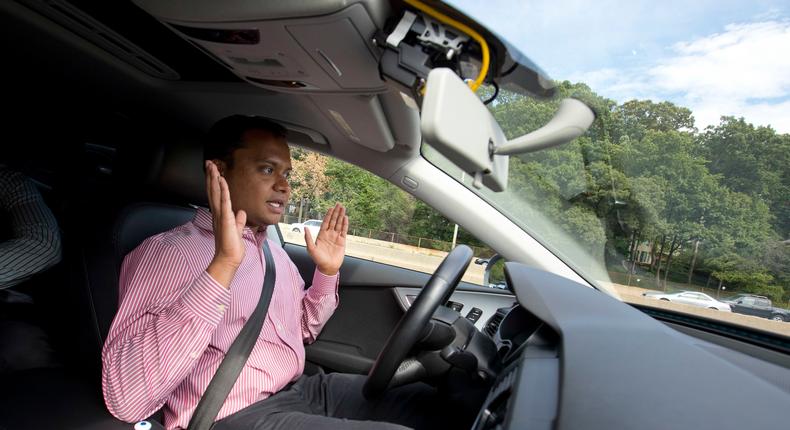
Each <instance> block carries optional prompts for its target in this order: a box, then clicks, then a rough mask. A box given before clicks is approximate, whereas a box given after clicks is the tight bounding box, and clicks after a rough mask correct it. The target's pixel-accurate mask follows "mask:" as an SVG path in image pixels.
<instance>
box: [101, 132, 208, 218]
mask: <svg viewBox="0 0 790 430" xmlns="http://www.w3.org/2000/svg"><path fill="white" fill-rule="evenodd" d="M117 160H118V163H117V165H116V169H115V176H116V178H117V179H118V180H119V181H120V182H121V184H122V187H123V189H124V190H125V191H127V192H128V193H129V194H130V195H129V197H132V198H134V199H141V198H142V199H143V200H149V199H151V198H158V199H162V200H164V201H168V202H172V203H191V204H195V205H202V206H205V205H206V204H207V202H208V198H207V196H206V181H205V174H204V172H203V146H202V144H201V142H200V140H199V139H191V140H185V139H178V140H173V141H170V142H166V143H161V144H150V143H149V144H141V145H133V146H132V145H129V146H128V147H125V148H122V150H121V151H119V153H118V159H117Z"/></svg>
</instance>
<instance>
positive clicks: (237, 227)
mask: <svg viewBox="0 0 790 430" xmlns="http://www.w3.org/2000/svg"><path fill="white" fill-rule="evenodd" d="M206 192H207V193H208V204H209V208H210V209H211V218H212V220H213V227H214V245H215V246H214V259H213V260H211V263H210V264H209V266H208V268H207V269H206V271H207V272H208V274H209V275H211V277H212V278H214V280H216V281H217V282H219V283H220V284H222V286H224V287H225V288H230V283H231V281H232V280H233V277H234V276H235V275H236V269H238V268H239V265H240V264H241V261H242V259H243V258H244V241H243V239H242V232H243V231H244V226H245V225H246V224H247V214H246V213H245V212H244V211H243V210H240V211H238V212H237V213H236V214H235V215H234V213H233V207H232V206H231V202H230V191H229V190H228V183H227V181H225V178H223V177H222V176H221V175H220V174H219V169H218V168H217V165H216V164H214V162H212V161H206Z"/></svg>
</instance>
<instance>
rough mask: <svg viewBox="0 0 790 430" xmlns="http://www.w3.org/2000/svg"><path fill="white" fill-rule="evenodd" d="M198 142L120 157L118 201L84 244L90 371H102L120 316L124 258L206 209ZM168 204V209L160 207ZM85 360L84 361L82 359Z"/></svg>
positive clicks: (89, 229) (148, 148)
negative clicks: (115, 321)
mask: <svg viewBox="0 0 790 430" xmlns="http://www.w3.org/2000/svg"><path fill="white" fill-rule="evenodd" d="M201 160H202V147H201V145H200V144H199V143H198V142H195V141H192V142H186V143H184V142H181V143H168V144H164V145H149V146H136V147H133V148H128V149H127V150H126V151H124V152H120V153H119V155H118V166H117V168H116V170H115V172H114V173H113V174H114V175H115V180H116V185H115V188H114V189H113V191H114V194H115V195H121V196H122V201H120V202H117V203H115V204H114V205H113V207H115V208H120V209H111V208H106V210H105V211H104V212H103V214H102V215H100V216H97V217H96V218H102V219H106V220H107V221H108V222H106V223H103V224H101V223H97V224H96V225H94V223H93V222H89V223H88V224H87V225H86V226H85V235H84V240H83V243H82V245H83V246H82V253H83V257H82V259H83V265H84V277H85V284H86V288H85V296H86V299H87V302H88V304H89V306H90V313H91V318H90V319H91V322H89V323H88V324H90V326H91V327H90V329H89V330H90V331H89V332H88V333H84V334H83V335H86V336H85V337H86V338H87V339H86V340H83V342H87V343H88V345H85V346H86V347H87V348H90V349H91V350H93V351H94V352H93V353H92V355H93V357H95V359H94V358H92V359H90V360H88V361H90V362H91V363H83V364H84V365H86V366H88V367H89V368H93V369H100V362H99V357H100V352H101V348H102V346H103V344H104V341H105V340H106V338H107V333H108V332H109V330H110V325H111V324H112V321H113V318H114V317H115V314H116V312H117V310H118V280H119V277H120V269H121V265H122V263H123V259H124V257H125V256H126V255H127V254H128V253H129V252H131V251H132V250H133V249H134V248H135V247H137V246H138V245H139V244H140V243H142V242H143V240H145V239H146V238H147V237H149V236H152V235H155V234H158V233H161V232H164V231H167V230H170V229H172V228H174V227H177V226H179V225H182V224H184V223H186V222H188V221H190V220H191V219H192V218H193V217H194V214H195V210H196V206H193V205H192V204H193V203H194V204H201V205H204V204H205V202H206V195H205V178H204V176H203V171H202V169H201ZM162 201H166V202H167V203H161V202H162ZM86 358H87V357H86Z"/></svg>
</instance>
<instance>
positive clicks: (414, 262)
mask: <svg viewBox="0 0 790 430" xmlns="http://www.w3.org/2000/svg"><path fill="white" fill-rule="evenodd" d="M280 231H282V232H283V236H284V237H285V240H286V241H287V242H292V243H296V244H299V245H304V236H303V235H302V234H300V233H294V232H291V229H290V228H288V225H287V224H281V225H280ZM346 254H347V255H350V256H352V257H359V258H364V259H366V260H371V261H377V262H379V263H384V264H390V265H393V266H398V267H404V268H407V269H411V270H416V271H419V272H424V273H433V271H434V270H435V269H436V268H437V267H438V266H439V263H441V262H442V259H444V257H445V256H446V255H447V253H446V252H443V251H437V250H433V249H426V248H418V247H416V246H409V245H402V244H399V243H392V242H387V241H383V240H376V239H369V238H366V237H359V236H351V235H349V236H348V239H347V242H346ZM483 272H484V267H483V266H480V265H477V264H474V261H473V262H472V263H470V264H469V268H468V269H467V271H466V274H465V275H464V277H463V280H464V281H466V282H471V283H474V284H478V285H482V284H483ZM611 285H612V287H614V289H615V290H616V291H617V292H618V293H619V294H620V297H621V298H622V299H623V301H625V302H627V303H634V304H639V305H646V306H651V307H656V308H663V309H669V310H674V311H679V312H684V313H689V314H694V315H699V316H702V317H706V318H713V319H718V320H722V321H728V322H731V323H734V324H739V325H744V326H748V327H752V328H756V329H759V330H765V331H769V332H773V333H778V334H781V335H784V336H788V337H790V322H781V321H771V320H768V319H765V318H759V317H754V316H751V315H742V314H735V313H732V312H722V311H716V310H712V309H705V308H699V307H696V306H691V305H686V304H683V303H672V302H666V301H661V300H656V299H650V298H647V297H644V296H642V293H644V292H647V291H653V290H648V289H644V288H639V287H628V286H625V285H621V284H614V283H612V284H611Z"/></svg>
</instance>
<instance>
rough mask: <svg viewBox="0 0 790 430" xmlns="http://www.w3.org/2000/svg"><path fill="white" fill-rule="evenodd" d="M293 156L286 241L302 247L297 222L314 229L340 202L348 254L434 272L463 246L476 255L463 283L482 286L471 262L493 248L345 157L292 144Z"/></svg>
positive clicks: (480, 271) (479, 270) (478, 267)
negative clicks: (344, 214) (343, 209)
mask: <svg viewBox="0 0 790 430" xmlns="http://www.w3.org/2000/svg"><path fill="white" fill-rule="evenodd" d="M291 158H292V160H291V162H292V165H293V171H292V172H291V177H290V184H291V198H290V201H289V204H288V206H287V207H286V210H285V215H284V216H283V219H282V220H281V222H280V225H279V227H280V231H281V232H282V233H283V239H284V240H285V242H288V243H293V244H297V245H304V240H305V239H304V231H303V230H304V228H301V227H300V226H301V225H304V226H305V227H310V228H311V229H315V230H317V229H318V228H319V227H320V225H321V221H320V220H321V219H323V216H324V214H325V213H326V210H327V209H328V208H330V207H331V206H333V205H334V204H335V202H340V203H342V204H343V205H345V206H346V210H347V214H348V218H349V229H348V239H347V242H346V255H349V256H353V257H358V258H363V259H366V260H371V261H376V262H380V263H385V264H389V265H392V266H397V267H402V268H406V269H410V270H416V271H419V272H425V273H433V271H434V270H436V268H437V267H438V266H439V264H440V263H441V262H442V259H443V258H444V256H445V255H447V252H448V251H450V250H451V249H452V248H453V246H455V245H457V244H464V245H467V246H469V247H471V248H472V250H473V251H474V256H475V258H473V259H472V262H471V263H470V265H469V268H468V269H467V271H466V274H465V275H464V278H463V281H466V282H471V283H474V284H478V285H484V274H485V267H486V265H484V264H475V261H476V260H479V259H488V258H490V257H492V256H493V255H494V251H492V250H491V249H490V248H488V247H487V246H486V245H485V244H484V243H482V242H480V241H479V240H477V239H476V238H475V237H474V236H472V235H471V234H469V233H468V232H466V231H464V230H463V229H462V228H460V227H459V226H457V225H456V224H454V223H453V222H451V221H450V220H448V219H447V218H445V217H444V216H442V215H441V214H439V213H437V212H436V211H435V210H434V209H433V208H431V207H430V206H428V205H427V204H425V203H423V202H421V201H419V200H417V199H415V198H414V197H413V196H412V195H410V194H408V193H406V192H405V191H403V190H401V189H400V188H398V187H396V186H394V185H392V184H390V183H389V182H387V181H385V180H384V179H381V178H379V177H378V176H375V175H373V174H371V173H369V172H367V171H365V170H363V169H361V168H359V167H356V166H353V165H351V164H348V163H345V162H343V161H340V160H337V159H334V158H331V157H327V156H323V155H321V154H317V153H314V152H310V151H306V150H303V149H300V148H292V150H291ZM309 220H318V221H314V222H313V221H309ZM311 233H312V231H311ZM313 237H315V234H313ZM499 266H502V264H500V265H499ZM500 272H501V267H498V268H496V269H495V278H496V279H494V282H497V283H501V281H502V280H503V278H504V276H503V275H502V274H501V273H500ZM500 278H501V279H500ZM497 285H498V284H497Z"/></svg>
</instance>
